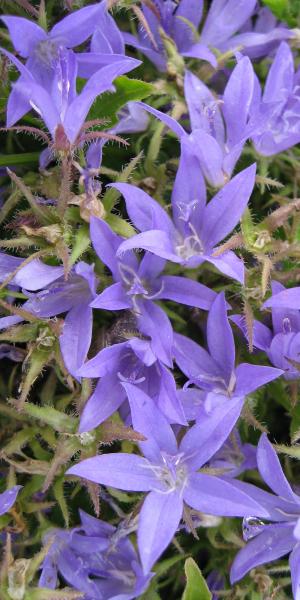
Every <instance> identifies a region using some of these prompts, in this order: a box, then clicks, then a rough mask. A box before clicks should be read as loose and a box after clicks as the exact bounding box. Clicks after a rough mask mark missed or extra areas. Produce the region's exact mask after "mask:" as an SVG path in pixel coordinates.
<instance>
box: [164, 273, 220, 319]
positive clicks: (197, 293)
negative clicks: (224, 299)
mask: <svg viewBox="0 0 300 600" xmlns="http://www.w3.org/2000/svg"><path fill="white" fill-rule="evenodd" d="M161 283H162V289H161V292H159V294H158V295H157V296H156V299H157V300H158V299H165V300H173V301H174V302H179V303H180V304H186V305H187V306H196V307H197V308H202V309H203V310H209V309H210V307H211V305H212V302H213V301H214V300H215V298H216V294H215V292H214V291H213V290H211V289H210V288H208V287H207V286H206V285H203V284H202V283H199V282H198V281H194V280H193V279H188V278H187V277H177V276H176V275H163V276H162V277H161Z"/></svg>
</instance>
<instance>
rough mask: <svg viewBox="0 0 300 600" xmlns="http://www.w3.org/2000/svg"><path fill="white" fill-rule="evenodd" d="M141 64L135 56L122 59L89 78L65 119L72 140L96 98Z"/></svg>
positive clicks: (65, 125) (65, 126)
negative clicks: (121, 76) (115, 81)
mask: <svg viewBox="0 0 300 600" xmlns="http://www.w3.org/2000/svg"><path fill="white" fill-rule="evenodd" d="M86 8H88V7H86ZM139 64H140V61H138V60H135V59H133V58H132V59H127V60H122V61H120V62H116V63H112V64H110V65H107V66H105V67H103V68H102V69H99V71H97V72H96V73H94V74H93V75H92V76H91V77H90V78H89V80H88V82H87V83H86V84H85V86H84V88H83V90H82V92H81V93H80V94H79V95H78V96H77V98H75V100H73V102H71V104H70V105H69V106H68V109H67V112H66V116H65V119H64V128H65V131H66V133H67V135H68V138H69V140H70V141H71V142H74V141H75V139H76V137H77V135H78V133H79V131H80V128H81V127H82V125H83V123H84V120H85V118H86V116H87V114H88V112H89V110H90V108H91V106H92V104H93V102H94V100H95V98H96V97H97V96H99V95H100V94H103V92H106V91H108V90H110V89H111V86H112V82H113V81H114V79H115V78H116V77H119V76H120V75H124V73H128V71H131V70H132V69H134V68H135V67H137V66H138V65H139Z"/></svg>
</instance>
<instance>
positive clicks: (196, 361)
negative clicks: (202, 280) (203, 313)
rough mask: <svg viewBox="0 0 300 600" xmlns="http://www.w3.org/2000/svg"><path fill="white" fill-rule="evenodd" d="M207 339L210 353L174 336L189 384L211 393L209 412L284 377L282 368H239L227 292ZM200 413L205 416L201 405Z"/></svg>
mask: <svg viewBox="0 0 300 600" xmlns="http://www.w3.org/2000/svg"><path fill="white" fill-rule="evenodd" d="M206 336H207V345H208V350H209V352H207V350H205V349H204V348H202V347H201V346H199V345H198V344H196V342H194V341H193V340H191V339H189V338H187V337H185V336H183V335H180V334H177V333H176V334H174V340H175V343H174V357H175V360H176V362H177V364H178V366H179V367H180V369H181V370H182V372H183V373H184V374H185V375H186V376H187V377H188V379H189V384H195V385H196V386H198V387H200V388H201V389H203V390H205V391H206V392H207V395H206V398H205V401H204V406H205V408H206V410H207V411H208V412H209V411H210V410H211V407H214V406H216V405H218V404H220V403H224V402H225V403H227V402H231V401H232V400H233V399H234V398H240V399H244V398H245V397H246V396H247V395H248V394H250V393H251V392H254V391H255V390H256V389H258V388H259V387H261V386H262V385H265V384H266V383H268V382H269V381H272V380H273V379H276V378H277V377H279V376H280V375H282V374H283V371H282V370H281V369H274V368H273V367H265V366H260V365H251V364H248V363H241V364H239V365H238V366H237V367H235V345H234V338H233V333H232V330H231V327H230V325H229V321H228V317H227V312H226V303H225V297H224V294H223V292H222V293H220V294H219V295H218V296H217V298H216V299H215V300H214V302H213V304H212V307H211V309H210V311H209V313H208V319H207V330H206ZM199 414H200V415H201V414H202V407H201V406H200V413H199ZM198 418H199V417H198Z"/></svg>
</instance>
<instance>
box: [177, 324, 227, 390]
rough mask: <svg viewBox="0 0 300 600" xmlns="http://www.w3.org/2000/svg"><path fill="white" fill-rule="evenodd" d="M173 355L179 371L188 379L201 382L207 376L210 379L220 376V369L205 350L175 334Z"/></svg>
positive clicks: (184, 337) (186, 338)
mask: <svg viewBox="0 0 300 600" xmlns="http://www.w3.org/2000/svg"><path fill="white" fill-rule="evenodd" d="M173 354H174V358H175V360H176V363H177V365H178V366H179V368H180V369H181V371H182V372H183V373H184V374H185V375H186V376H187V377H188V378H189V379H194V380H199V381H201V377H203V376H204V380H205V375H207V374H208V375H209V376H210V378H211V379H213V378H217V377H218V376H219V375H220V369H219V367H218V365H217V364H216V363H215V361H214V360H213V358H212V357H211V356H210V355H209V354H208V352H207V350H205V349H204V348H202V346H199V344H196V342H194V341H193V340H191V339H190V338H188V337H186V336H185V335H180V334H178V333H175V335H174V347H173Z"/></svg>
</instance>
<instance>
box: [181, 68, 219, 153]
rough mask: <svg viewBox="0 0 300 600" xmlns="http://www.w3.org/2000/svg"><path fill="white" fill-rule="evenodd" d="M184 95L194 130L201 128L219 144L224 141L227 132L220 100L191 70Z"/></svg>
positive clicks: (185, 80) (186, 78) (186, 80)
mask: <svg viewBox="0 0 300 600" xmlns="http://www.w3.org/2000/svg"><path fill="white" fill-rule="evenodd" d="M184 96H185V99H186V102H187V105H188V109H189V115H190V121H191V126H192V130H195V129H200V130H202V131H203V132H205V133H207V134H209V135H211V136H212V137H213V138H215V139H216V141H217V142H218V143H219V144H222V143H224V141H225V132H224V124H223V119H222V115H221V111H220V108H219V102H218V100H217V99H216V98H215V96H214V95H213V94H212V92H211V91H210V89H209V88H208V87H207V86H206V85H205V84H204V83H203V82H202V81H201V79H199V78H198V77H196V75H194V74H193V73H192V72H191V71H186V73H185V77H184Z"/></svg>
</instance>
